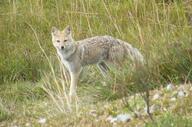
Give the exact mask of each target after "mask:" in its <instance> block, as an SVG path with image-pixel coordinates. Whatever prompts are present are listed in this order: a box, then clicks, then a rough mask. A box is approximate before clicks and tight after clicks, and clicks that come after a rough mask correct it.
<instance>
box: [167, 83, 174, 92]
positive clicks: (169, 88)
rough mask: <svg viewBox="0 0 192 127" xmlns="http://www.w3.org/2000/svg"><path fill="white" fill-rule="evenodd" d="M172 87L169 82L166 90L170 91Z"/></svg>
mask: <svg viewBox="0 0 192 127" xmlns="http://www.w3.org/2000/svg"><path fill="white" fill-rule="evenodd" d="M173 89H174V85H173V84H172V83H169V84H168V85H167V87H166V90H168V91H172V90H173Z"/></svg>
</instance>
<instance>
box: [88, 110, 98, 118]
mask: <svg viewBox="0 0 192 127" xmlns="http://www.w3.org/2000/svg"><path fill="white" fill-rule="evenodd" d="M89 114H90V115H92V116H94V117H96V116H97V111H96V110H91V111H90V112H89Z"/></svg>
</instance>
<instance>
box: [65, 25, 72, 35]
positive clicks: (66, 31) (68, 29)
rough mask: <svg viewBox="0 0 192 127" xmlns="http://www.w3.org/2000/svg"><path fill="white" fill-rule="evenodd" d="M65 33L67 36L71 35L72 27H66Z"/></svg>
mask: <svg viewBox="0 0 192 127" xmlns="http://www.w3.org/2000/svg"><path fill="white" fill-rule="evenodd" d="M63 32H64V33H65V34H66V35H70V34H71V26H69V25H68V26H67V27H65V29H64V30H63Z"/></svg>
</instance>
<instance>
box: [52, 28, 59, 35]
mask: <svg viewBox="0 0 192 127" xmlns="http://www.w3.org/2000/svg"><path fill="white" fill-rule="evenodd" d="M58 31H59V30H58V29H57V28H56V27H54V26H53V27H52V28H51V33H52V34H53V35H55V34H57V32H58Z"/></svg>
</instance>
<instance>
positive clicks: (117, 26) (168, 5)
mask: <svg viewBox="0 0 192 127" xmlns="http://www.w3.org/2000/svg"><path fill="white" fill-rule="evenodd" d="M191 11H192V6H191V1H187V0H185V1H182V0H175V1H165V0H161V1H157V0H150V1H146V0H137V1H135V0H129V1H126V0H123V1H106V0H101V1H97V0H92V1H85V0H80V1H79V0H71V1H62V0H47V1H44V0H36V1H33V0H28V1H25V0H20V1H17V0H9V1H6V0H2V1H1V2H0V13H1V14H0V18H1V20H0V27H1V29H0V38H1V49H0V59H1V61H0V75H1V77H0V82H1V83H3V82H10V81H18V80H30V81H34V82H35V81H38V80H40V79H41V78H42V72H44V71H45V72H47V73H48V72H49V70H50V68H49V62H47V58H46V57H45V54H47V57H48V59H50V58H54V59H56V56H55V51H54V49H53V46H52V43H51V36H50V28H51V27H52V26H57V27H59V28H61V29H62V28H64V27H65V26H66V25H68V24H69V25H71V26H72V28H73V36H74V38H75V39H76V40H79V39H83V38H87V37H90V36H95V35H104V34H108V35H111V36H114V37H117V38H120V39H122V40H125V41H128V42H129V43H131V44H132V45H133V46H134V47H137V48H139V49H140V50H141V52H142V53H143V54H144V56H145V59H146V60H147V62H148V64H149V65H148V73H149V74H148V77H149V79H148V81H150V82H148V84H155V83H166V82H175V81H177V82H181V81H190V80H191V78H192V76H191V65H192V64H191V48H190V45H191V40H192V37H191V33H192V29H191V28H192V26H191V20H190V19H191V15H192V14H191ZM31 28H33V29H35V32H36V35H35V34H34V32H33V30H32V29H31ZM37 37H38V39H39V44H41V46H42V48H43V49H44V52H45V54H44V53H42V51H41V49H40V47H39V45H38V43H37V41H36V38H37ZM53 66H54V67H56V68H58V65H57V63H56V62H55V63H53ZM91 73H92V75H93V76H94V77H95V78H94V80H100V77H99V76H97V74H98V73H95V70H93V71H92V72H91ZM127 74H128V76H127V77H124V79H123V80H121V76H119V78H120V79H119V84H131V83H133V82H135V81H134V80H137V79H138V78H134V77H135V76H132V75H129V73H127ZM83 80H84V81H87V80H89V79H83ZM85 84H86V83H85ZM116 84H118V83H116ZM133 84H137V83H133Z"/></svg>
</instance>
